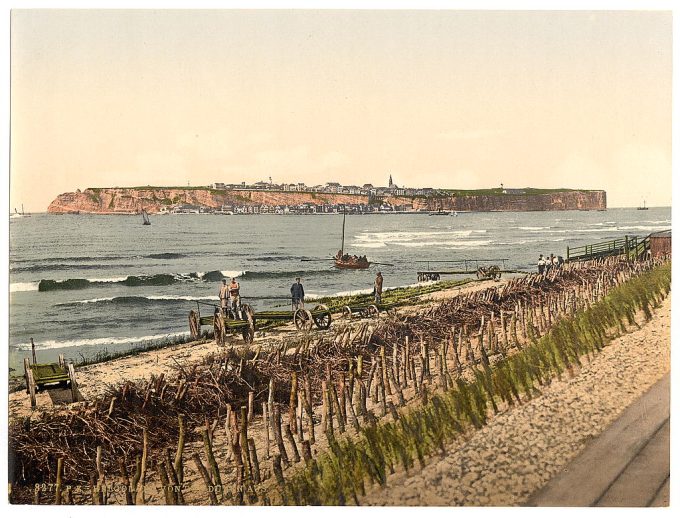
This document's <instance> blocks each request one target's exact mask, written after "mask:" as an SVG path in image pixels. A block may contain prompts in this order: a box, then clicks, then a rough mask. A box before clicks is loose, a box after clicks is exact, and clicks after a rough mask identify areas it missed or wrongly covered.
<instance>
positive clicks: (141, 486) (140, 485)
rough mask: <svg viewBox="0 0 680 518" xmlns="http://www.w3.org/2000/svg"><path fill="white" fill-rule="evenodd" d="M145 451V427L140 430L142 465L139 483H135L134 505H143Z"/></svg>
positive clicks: (146, 443) (146, 446) (146, 445)
mask: <svg viewBox="0 0 680 518" xmlns="http://www.w3.org/2000/svg"><path fill="white" fill-rule="evenodd" d="M147 449H148V437H147V431H146V427H144V428H143V430H142V463H141V471H140V476H139V481H138V482H137V495H136V501H135V504H136V505H144V504H145V503H146V502H145V500H146V499H145V498H144V483H145V482H146V459H147Z"/></svg>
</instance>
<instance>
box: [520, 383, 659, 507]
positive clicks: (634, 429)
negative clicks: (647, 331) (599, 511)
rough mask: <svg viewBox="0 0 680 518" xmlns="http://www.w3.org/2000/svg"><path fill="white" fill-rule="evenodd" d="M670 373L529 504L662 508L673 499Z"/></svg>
mask: <svg viewBox="0 0 680 518" xmlns="http://www.w3.org/2000/svg"><path fill="white" fill-rule="evenodd" d="M669 417H670V374H666V376H664V377H663V378H662V379H661V380H660V381H658V382H657V383H656V384H654V385H653V386H652V387H651V388H650V389H649V390H648V391H647V392H646V393H645V394H644V395H643V396H642V397H640V398H639V399H638V400H637V401H636V402H635V403H633V404H632V405H631V406H630V407H628V409H626V410H625V411H624V412H623V414H622V415H621V416H620V417H619V418H618V419H617V420H616V421H614V423H613V424H612V425H611V426H610V427H609V428H608V429H607V430H605V431H604V432H603V433H602V434H601V435H600V436H599V437H597V438H596V439H594V440H593V441H592V442H591V443H590V444H589V445H588V446H587V447H586V449H585V450H584V451H583V452H582V453H581V454H580V455H578V456H577V457H576V458H575V459H574V460H573V461H572V462H570V463H569V464H568V465H567V466H566V467H565V469H564V471H563V472H562V474H560V475H558V476H557V477H555V478H553V479H552V480H550V481H549V482H548V484H546V485H545V486H544V487H543V488H542V489H541V490H540V491H538V492H537V493H536V494H535V495H534V496H532V497H531V499H529V501H528V502H527V505H530V506H551V507H592V506H595V507H649V506H653V507H658V506H667V505H668V502H669V478H670V425H669Z"/></svg>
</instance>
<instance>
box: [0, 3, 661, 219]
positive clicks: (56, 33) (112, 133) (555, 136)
mask: <svg viewBox="0 0 680 518" xmlns="http://www.w3.org/2000/svg"><path fill="white" fill-rule="evenodd" d="M11 22H12V23H11V31H12V33H11V117H12V119H11V192H10V196H11V198H10V208H11V209H13V208H14V207H19V206H20V205H21V204H22V203H23V204H24V206H25V209H26V211H44V210H46V208H47V205H48V204H49V203H50V201H52V199H54V197H56V196H57V195H58V194H60V193H62V192H67V191H75V190H76V189H78V188H80V189H84V188H86V187H109V186H121V187H123V186H137V185H147V184H149V185H187V182H190V183H191V185H192V186H193V185H203V184H208V183H213V182H227V183H230V182H240V181H247V182H254V181H258V180H268V179H269V177H271V178H272V179H273V181H274V182H277V183H281V182H297V181H304V182H306V183H307V184H308V185H314V184H318V183H325V182H328V181H339V182H341V183H344V184H359V185H361V184H364V183H373V184H374V185H386V184H387V177H388V175H389V174H390V173H391V174H392V176H393V178H394V180H395V183H397V184H399V185H406V186H414V187H417V186H430V187H445V188H462V189H467V188H470V189H472V188H484V187H496V186H499V184H500V183H503V184H504V185H505V186H506V187H527V186H531V187H570V188H591V189H598V188H600V189H605V190H606V191H607V193H608V204H609V206H610V207H617V206H637V205H639V204H640V203H642V200H643V199H645V200H646V203H647V205H648V206H660V205H664V206H668V205H670V204H671V72H672V17H671V13H670V12H658V11H657V12H606V11H604V12H603V11H600V12H576V11H571V12H564V11H562V12H560V11H552V12H529V11H524V12H523V11H514V12H493V11H484V12H483V11H302V10H297V11H295V10H288V11H262V10H254V11H205V10H204V11H101V10H100V11H63V10H62V11H60V10H39V11H38V10H36V11H31V10H15V11H13V12H12V16H11Z"/></svg>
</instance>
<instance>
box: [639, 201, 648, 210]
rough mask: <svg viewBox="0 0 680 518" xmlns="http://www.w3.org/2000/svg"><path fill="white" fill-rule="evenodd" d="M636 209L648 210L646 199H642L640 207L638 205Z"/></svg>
mask: <svg viewBox="0 0 680 518" xmlns="http://www.w3.org/2000/svg"><path fill="white" fill-rule="evenodd" d="M637 210H649V207H647V200H642V207H638V208H637Z"/></svg>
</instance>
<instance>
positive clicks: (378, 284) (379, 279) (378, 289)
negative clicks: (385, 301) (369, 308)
mask: <svg viewBox="0 0 680 518" xmlns="http://www.w3.org/2000/svg"><path fill="white" fill-rule="evenodd" d="M382 287H383V276H382V273H380V272H378V275H376V276H375V282H374V283H373V295H374V296H375V303H376V304H380V302H381V301H382Z"/></svg>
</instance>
